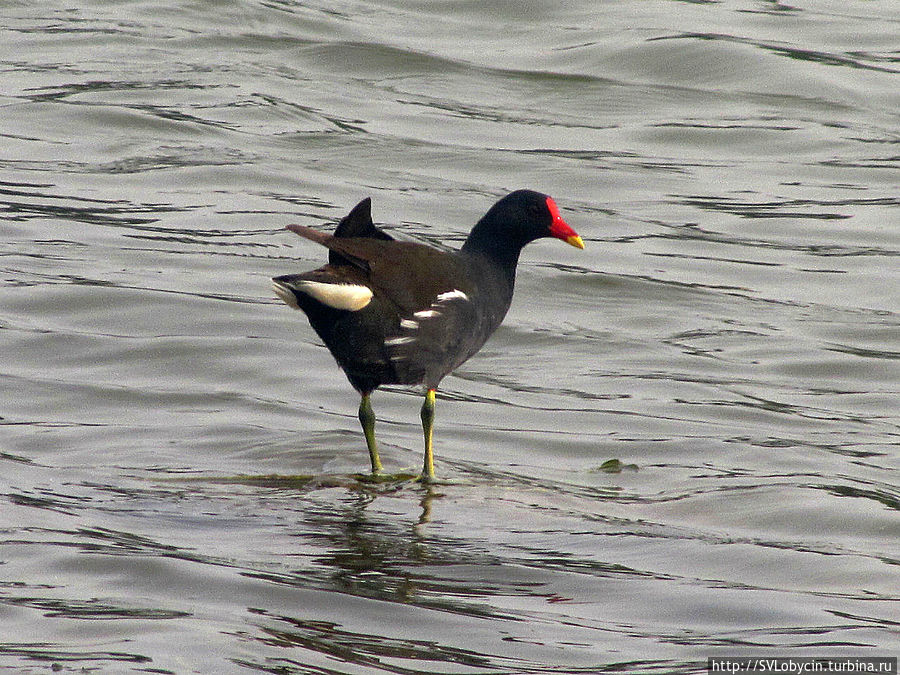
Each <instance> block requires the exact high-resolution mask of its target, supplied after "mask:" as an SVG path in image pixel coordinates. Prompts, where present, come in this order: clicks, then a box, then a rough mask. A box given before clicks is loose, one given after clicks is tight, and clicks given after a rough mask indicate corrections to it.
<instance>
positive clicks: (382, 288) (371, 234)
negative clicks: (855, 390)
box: [272, 190, 584, 482]
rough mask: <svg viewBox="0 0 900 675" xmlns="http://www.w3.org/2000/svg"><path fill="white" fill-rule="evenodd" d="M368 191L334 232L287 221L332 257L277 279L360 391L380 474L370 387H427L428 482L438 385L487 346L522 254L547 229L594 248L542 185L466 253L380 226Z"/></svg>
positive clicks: (475, 235) (479, 230)
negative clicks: (399, 237) (391, 232)
mask: <svg viewBox="0 0 900 675" xmlns="http://www.w3.org/2000/svg"><path fill="white" fill-rule="evenodd" d="M371 206H372V203H371V200H370V199H368V198H367V199H364V200H363V201H361V202H360V203H359V204H357V206H356V207H355V208H354V209H353V210H352V211H351V212H350V213H349V214H348V215H347V216H346V217H345V218H343V219H342V220H341V221H340V223H339V224H338V226H337V229H336V230H335V232H334V234H333V235H330V234H324V233H322V232H319V231H317V230H314V229H311V228H309V227H304V226H302V225H288V226H287V229H289V230H291V231H292V232H295V233H297V234H299V235H300V236H301V237H304V238H306V239H309V240H311V241H314V242H316V243H317V244H321V245H323V246H325V247H326V248H328V264H327V265H325V266H324V267H320V268H318V269H315V270H312V271H310V272H304V273H302V274H288V275H285V276H280V277H275V278H274V279H273V280H272V281H273V282H274V288H275V292H276V293H277V294H278V296H279V297H280V298H281V299H282V300H284V302H285V303H287V304H288V305H290V306H291V307H293V308H295V309H302V310H303V311H304V312H305V313H306V315H307V317H308V318H309V322H310V324H311V325H312V327H313V330H315V331H316V333H317V334H318V335H319V337H320V338H321V339H322V341H323V342H324V343H325V346H327V347H328V349H329V350H330V351H331V354H332V356H334V358H335V360H336V361H337V363H338V365H339V366H340V367H341V368H343V370H344V372H345V373H346V375H347V378H348V379H349V380H350V384H352V385H353V387H354V388H355V389H356V390H357V391H358V392H359V393H360V395H361V397H362V399H361V401H360V405H359V421H360V423H361V424H362V429H363V434H364V435H365V438H366V445H367V446H368V449H369V457H370V460H371V464H372V473H373V474H375V475H377V474H378V473H379V472H381V470H382V466H381V460H380V459H379V457H378V449H377V446H376V444H375V414H374V412H373V411H372V404H371V401H370V400H369V399H370V395H371V394H372V392H373V391H374V390H375V389H377V388H378V387H379V386H381V385H382V384H407V385H424V386H425V390H426V394H425V402H424V404H423V405H422V428H423V430H424V433H425V463H424V467H423V469H422V475H421V480H422V481H425V482H428V481H433V480H434V477H435V474H434V459H433V455H432V430H433V428H434V393H435V389H436V388H437V386H438V384H439V383H440V381H441V380H442V379H443V377H444V376H445V375H447V374H448V373H450V372H451V371H453V370H454V369H455V368H457V367H458V366H459V365H460V364H462V363H463V362H464V361H465V360H466V359H468V358H469V357H470V356H472V355H473V354H474V353H475V352H477V351H478V350H479V349H480V348H481V346H482V345H483V344H484V343H485V341H486V340H487V339H488V337H490V335H491V333H493V332H494V331H495V330H496V329H497V327H498V326H499V325H500V322H501V321H503V317H504V316H505V315H506V312H507V310H508V309H509V305H510V302H511V301H512V296H513V286H514V283H515V276H516V265H517V263H518V261H519V253H520V252H521V250H522V247H524V246H525V245H526V244H528V243H529V242H531V241H534V240H535V239H539V238H541V237H556V238H557V239H562V240H563V241H565V242H566V243H568V244H571V245H572V246H576V247H578V248H584V243H583V242H582V241H581V237H579V236H578V234H576V232H575V231H574V230H573V229H572V228H571V227H569V225H567V224H566V222H565V221H564V220H563V219H562V217H561V216H560V214H559V209H558V208H557V206H556V203H555V202H554V201H553V199H551V198H550V197H548V196H547V195H544V194H541V193H539V192H534V191H532V190H517V191H516V192H512V193H511V194H509V195H507V196H506V197H504V198H503V199H501V200H500V201H498V202H497V203H496V204H494V205H493V206H492V207H491V209H490V210H489V211H488V212H487V213H486V214H485V215H484V217H483V218H482V219H481V220H479V221H478V223H476V225H475V227H474V228H472V232H471V233H470V234H469V236H468V238H467V239H466V241H465V243H464V244H463V246H462V248H461V249H459V250H458V251H449V252H447V251H440V250H438V249H435V248H432V247H431V246H426V245H425V244H418V243H412V242H406V241H397V240H395V239H394V238H393V237H391V236H390V235H389V234H387V233H386V232H384V231H382V230H380V229H378V228H377V227H375V225H374V223H373V222H372V216H371Z"/></svg>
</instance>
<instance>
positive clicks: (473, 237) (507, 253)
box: [462, 219, 524, 287]
mask: <svg viewBox="0 0 900 675" xmlns="http://www.w3.org/2000/svg"><path fill="white" fill-rule="evenodd" d="M523 246H524V243H522V244H520V243H519V242H517V241H513V240H510V239H509V238H508V237H505V236H503V235H499V234H498V233H497V230H496V228H494V227H492V226H491V224H490V223H487V222H485V221H484V220H483V219H482V220H480V221H479V222H478V224H477V225H475V227H474V228H472V231H471V232H470V233H469V236H468V238H467V239H466V242H465V243H464V244H463V246H462V251H463V252H464V253H466V254H469V255H477V256H480V257H482V258H486V259H487V260H489V261H490V262H491V263H492V264H494V265H496V266H497V267H499V268H500V269H501V270H502V271H503V273H504V276H505V277H506V278H508V280H509V282H510V287H511V286H512V284H513V282H514V281H515V278H516V265H518V264H519V254H520V253H521V252H522V247H523Z"/></svg>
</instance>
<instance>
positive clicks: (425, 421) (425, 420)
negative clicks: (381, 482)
mask: <svg viewBox="0 0 900 675" xmlns="http://www.w3.org/2000/svg"><path fill="white" fill-rule="evenodd" d="M422 431H423V432H424V433H425V465H424V466H423V467H422V476H421V480H422V482H423V483H429V482H431V481H433V480H434V479H435V476H434V454H433V453H432V450H431V438H432V435H433V432H434V389H429V390H428V393H426V394H425V403H423V404H422Z"/></svg>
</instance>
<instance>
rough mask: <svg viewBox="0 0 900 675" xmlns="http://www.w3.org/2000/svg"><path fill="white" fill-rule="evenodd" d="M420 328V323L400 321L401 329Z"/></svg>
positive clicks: (406, 320)
mask: <svg viewBox="0 0 900 675" xmlns="http://www.w3.org/2000/svg"><path fill="white" fill-rule="evenodd" d="M418 327H419V322H418V321H410V320H409V319H400V328H407V329H409V330H416V329H417V328H418Z"/></svg>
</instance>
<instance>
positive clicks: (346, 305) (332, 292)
mask: <svg viewBox="0 0 900 675" xmlns="http://www.w3.org/2000/svg"><path fill="white" fill-rule="evenodd" d="M274 288H275V292H276V293H277V294H278V297H280V298H281V299H282V300H284V301H285V303H287V304H288V305H290V306H291V307H293V308H295V309H299V306H298V305H297V298H296V297H295V296H294V293H293V291H292V290H291V289H290V288H288V287H287V286H283V285H281V284H279V283H277V282H276V283H275V284H274ZM296 289H297V291H299V292H300V293H304V294H306V295H308V296H309V297H311V298H313V299H314V300H318V301H319V302H321V303H322V304H323V305H328V306H329V307H333V308H334V309H344V310H347V311H349V312H357V311H359V310H361V309H362V308H363V307H365V306H366V305H368V304H369V302H371V300H372V289H371V288H369V287H368V286H362V285H360V284H329V283H326V282H323V281H298V282H296Z"/></svg>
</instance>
